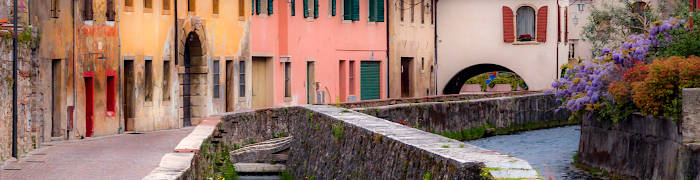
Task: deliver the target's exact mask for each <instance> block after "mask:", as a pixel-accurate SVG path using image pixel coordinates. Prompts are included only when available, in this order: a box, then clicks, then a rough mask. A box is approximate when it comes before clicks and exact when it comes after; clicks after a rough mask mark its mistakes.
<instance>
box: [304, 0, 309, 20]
mask: <svg viewBox="0 0 700 180" xmlns="http://www.w3.org/2000/svg"><path fill="white" fill-rule="evenodd" d="M307 17H309V0H304V18H307Z"/></svg>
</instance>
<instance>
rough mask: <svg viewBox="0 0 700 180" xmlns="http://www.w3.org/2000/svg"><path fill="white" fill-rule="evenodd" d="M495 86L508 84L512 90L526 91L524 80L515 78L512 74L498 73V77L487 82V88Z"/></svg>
mask: <svg viewBox="0 0 700 180" xmlns="http://www.w3.org/2000/svg"><path fill="white" fill-rule="evenodd" d="M496 84H510V88H512V89H513V90H516V89H518V87H522V88H523V89H527V85H526V84H525V80H523V79H522V78H519V77H516V76H515V74H513V73H500V74H499V75H498V77H496V78H494V79H493V80H491V82H489V84H488V85H489V87H491V88H493V87H494V86H496Z"/></svg>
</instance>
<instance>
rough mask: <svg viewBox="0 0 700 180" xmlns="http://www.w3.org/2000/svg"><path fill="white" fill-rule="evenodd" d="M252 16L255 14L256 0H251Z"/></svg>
mask: <svg viewBox="0 0 700 180" xmlns="http://www.w3.org/2000/svg"><path fill="white" fill-rule="evenodd" d="M250 14H251V15H253V14H255V0H250Z"/></svg>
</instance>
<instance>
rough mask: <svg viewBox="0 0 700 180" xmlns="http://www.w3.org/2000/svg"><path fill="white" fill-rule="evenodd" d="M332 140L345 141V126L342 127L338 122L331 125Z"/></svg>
mask: <svg viewBox="0 0 700 180" xmlns="http://www.w3.org/2000/svg"><path fill="white" fill-rule="evenodd" d="M333 138H334V139H335V140H336V141H340V140H343V139H345V125H343V123H341V122H338V123H335V124H333Z"/></svg>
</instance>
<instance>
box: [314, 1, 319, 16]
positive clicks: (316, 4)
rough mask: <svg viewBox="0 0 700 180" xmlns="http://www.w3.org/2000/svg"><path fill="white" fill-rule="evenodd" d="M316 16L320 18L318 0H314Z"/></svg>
mask: <svg viewBox="0 0 700 180" xmlns="http://www.w3.org/2000/svg"><path fill="white" fill-rule="evenodd" d="M314 18H318V0H314Z"/></svg>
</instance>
